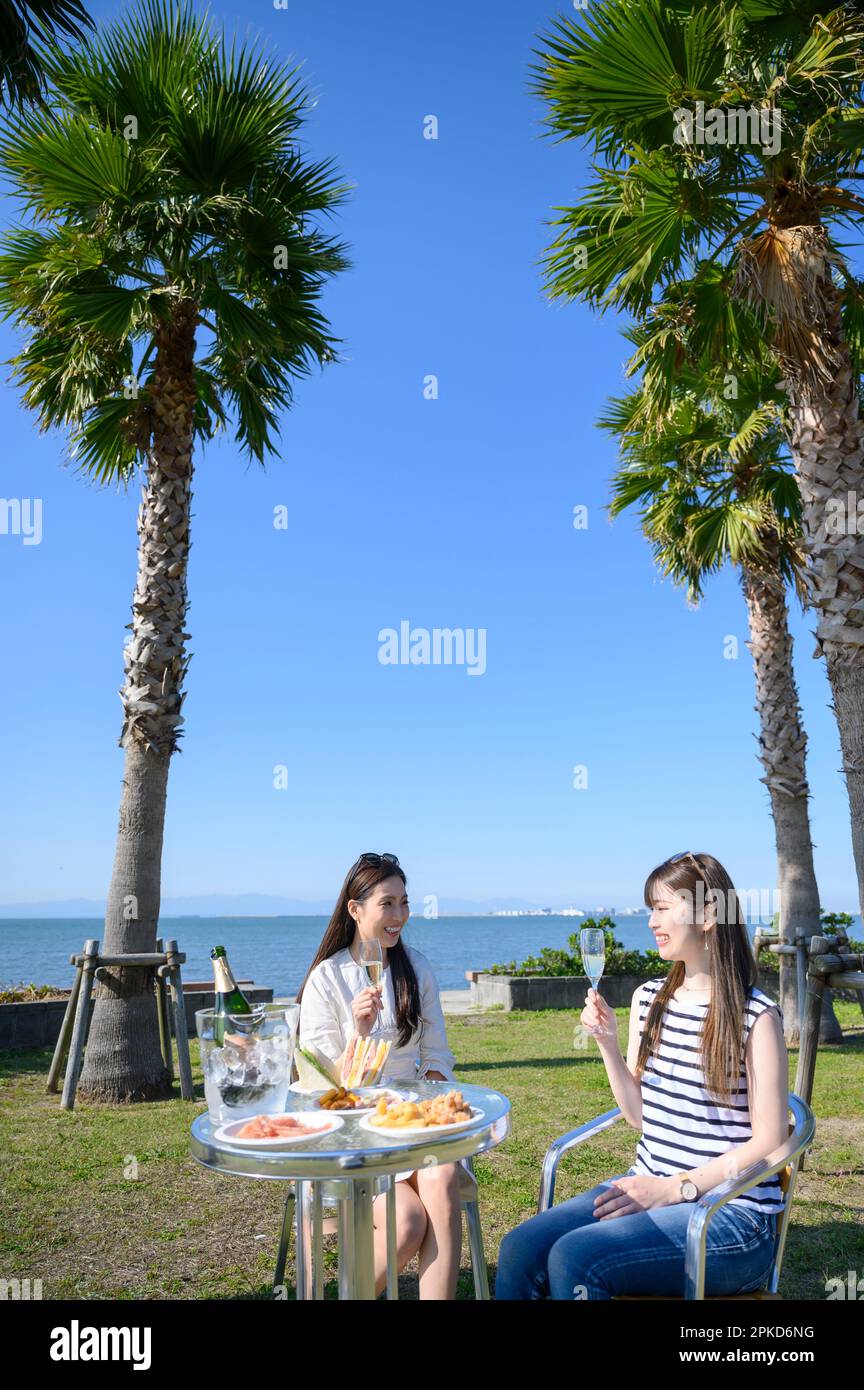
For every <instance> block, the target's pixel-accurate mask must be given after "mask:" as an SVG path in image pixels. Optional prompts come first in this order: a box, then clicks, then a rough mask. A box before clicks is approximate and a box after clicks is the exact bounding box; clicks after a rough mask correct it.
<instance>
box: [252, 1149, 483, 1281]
mask: <svg viewBox="0 0 864 1390" xmlns="http://www.w3.org/2000/svg"><path fill="white" fill-rule="evenodd" d="M459 1161H460V1162H461V1164H462V1166H463V1167H464V1168H466V1169H467V1171H468V1172H469V1173H470V1174H471V1177H472V1178H474V1190H475V1192H476V1190H477V1180H476V1177H475V1174H474V1162H473V1160H472V1159H471V1158H463V1159H460V1160H459ZM376 1186H377V1187H378V1188H379V1194H380V1193H382V1192H386V1193H388V1201H387V1212H388V1223H392V1222H395V1198H393V1197H391V1196H390V1195H389V1194H391V1193H393V1190H394V1188H395V1184H394V1183H392V1181H391V1179H390V1178H380V1179H378V1180H377V1182H376ZM298 1188H299V1189H300V1191H299V1192H298V1191H297V1190H296V1189H298ZM338 1188H339V1183H338V1180H335V1181H333V1182H324V1183H319V1184H316V1185H315V1188H314V1190H313V1185H312V1183H309V1182H303V1183H291V1184H290V1185H289V1190H288V1195H287V1197H286V1199H285V1207H284V1210H283V1213H282V1229H281V1232H280V1235H279V1250H278V1253H277V1255H276V1272H275V1274H274V1276H273V1288H274V1291H275V1290H276V1289H277V1288H279V1287H281V1285H282V1284H283V1280H284V1277H285V1261H286V1258H287V1255H288V1246H289V1243H290V1239H291V1230H292V1227H293V1229H294V1233H295V1250H296V1251H297V1252H298V1258H297V1298H298V1300H305V1299H310V1298H314V1299H320V1298H323V1295H324V1272H323V1270H322V1269H321V1267H320V1262H319V1261H317V1260H315V1259H314V1258H313V1251H314V1250H318V1249H320V1247H321V1220H322V1212H323V1207H324V1206H325V1205H329V1206H332V1205H334V1203H335V1204H336V1205H337V1206H338V1211H339V1244H340V1249H344V1248H345V1245H346V1243H347V1241H348V1240H349V1239H350V1224H349V1223H348V1222H347V1221H345V1220H344V1219H343V1217H344V1209H345V1202H344V1201H342V1200H341V1194H340V1193H339V1191H338ZM460 1204H461V1207H462V1210H463V1211H464V1213H465V1220H466V1222H467V1226H468V1246H469V1249H470V1251H471V1270H472V1273H473V1275H474V1297H475V1298H476V1299H478V1300H482V1301H485V1302H488V1301H489V1273H488V1270H487V1268H486V1256H485V1253H484V1250H483V1230H482V1227H481V1225H480V1203H479V1200H478V1198H477V1197H476V1196H475V1197H462V1199H461V1203H460ZM387 1262H388V1272H387V1290H386V1297H387V1298H388V1299H397V1298H398V1297H399V1293H398V1280H399V1271H398V1270H397V1269H396V1237H395V1224H394V1225H393V1226H392V1233H391V1230H390V1229H389V1227H388V1260H387ZM342 1277H343V1275H342V1266H341V1264H340V1281H341V1280H342Z"/></svg>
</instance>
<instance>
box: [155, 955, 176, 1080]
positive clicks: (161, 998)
mask: <svg viewBox="0 0 864 1390" xmlns="http://www.w3.org/2000/svg"><path fill="white" fill-rule="evenodd" d="M156 950H157V951H159V952H160V953H161V954H163V955H164V944H163V942H162V939H161V937H160V938H159V940H158V941H157V942H156ZM154 985H155V989H156V1015H157V1017H158V1019H159V1046H160V1047H161V1049H162V1061H163V1062H164V1063H165V1069H166V1071H167V1072H168V1076H169V1077H170V1079H171V1081H172V1082H173V1081H174V1053H173V1051H172V1049H171V1015H170V1013H169V1011H168V985H167V984H166V982H165V977H164V976H163V975H160V974H159V971H158V970H157V971H156V975H155V978H154Z"/></svg>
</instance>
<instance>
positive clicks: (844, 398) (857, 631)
mask: <svg viewBox="0 0 864 1390" xmlns="http://www.w3.org/2000/svg"><path fill="white" fill-rule="evenodd" d="M830 293H831V294H832V295H834V297H835V300H836V292H835V291H834V289H833V287H832V289H831V291H830ZM831 317H832V322H833V336H834V338H835V346H836V349H837V350H838V351H839V353H840V354H841V358H842V361H841V365H840V367H839V369H838V370H837V371H836V374H835V375H834V376H833V378H832V380H831V381H829V382H827V383H826V384H825V385H824V388H823V390H822V393H821V395H819V396H818V397H817V396H816V395H815V393H812V394H810V397H809V399H808V398H806V397H805V396H802V393H801V392H799V391H795V390H793V391H792V392H791V393H790V404H791V424H792V430H791V446H792V451H793V454H794V458H795V464H796V468H797V472H798V481H799V486H800V488H801V497H802V499H803V502H804V535H805V544H806V548H807V553H808V558H809V570H808V587H809V591H810V603H811V605H812V606H813V607H814V608H815V609H816V610H817V612H818V614H819V625H818V627H817V629H816V634H815V635H816V641H817V649H816V655H824V657H825V659H826V665H827V668H828V680H829V682H830V685H831V693H832V696H833V703H834V713H835V715H836V718H837V727H838V729H839V733H840V749H841V753H842V758H843V772H844V774H845V777H846V787H847V790H848V793H849V809H850V814H851V821H852V849H853V853H854V856H855V870H856V873H857V876H858V910H859V912H862V913H864V536H861V535H859V534H858V527H857V522H858V517H857V503H858V502H859V501H864V426H862V422H861V418H860V405H859V401H858V392H857V386H856V382H855V379H854V375H853V372H852V368H851V364H850V360H849V349H848V345H847V344H846V341H845V337H844V334H843V330H842V325H841V322H840V308H839V304H836V303H835V306H834V310H833V312H832V315H831ZM829 503H831V504H832V507H830V508H829V506H828V504H829ZM850 504H851V506H850ZM844 518H845V526H844V527H843V529H842V530H841V529H840V527H839V526H838V521H842V520H843V519H844Z"/></svg>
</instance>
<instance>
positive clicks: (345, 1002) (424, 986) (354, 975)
mask: <svg viewBox="0 0 864 1390" xmlns="http://www.w3.org/2000/svg"><path fill="white" fill-rule="evenodd" d="M405 950H406V951H407V952H408V956H409V958H410V960H411V964H412V965H413V967H414V973H415V975H416V976H417V986H418V989H419V991H420V1021H419V1024H418V1026H417V1028H415V1030H414V1034H413V1036H412V1037H411V1039H410V1040H409V1042H408V1044H407V1045H406V1046H405V1047H398V1046H397V1045H396V1038H397V1036H398V1031H399V1030H398V1028H397V1026H396V1004H395V999H394V996H393V980H392V972H391V970H390V966H389V964H388V965H387V967H386V969H385V971H384V975H383V979H382V986H381V1001H382V1003H383V1005H384V1008H383V1010H382V1012H381V1013H380V1014H379V1015H378V1031H377V1032H376V1033H375V1036H376V1037H377V1038H390V1039H391V1040H392V1042H393V1046H392V1048H391V1050H390V1055H389V1057H388V1058H387V1062H386V1064H385V1067H384V1075H385V1078H386V1079H387V1080H388V1081H414V1080H416V1078H417V1077H418V1076H425V1075H426V1073H427V1072H430V1071H438V1072H440V1073H441V1075H442V1076H443V1077H444V1079H445V1080H446V1081H455V1079H456V1078H455V1076H454V1074H453V1068H454V1067H455V1065H456V1058H455V1057H454V1055H453V1053H452V1052H451V1051H450V1048H449V1047H448V1046H447V1030H446V1028H445V1025H444V1011H443V1009H442V1008H441V998H440V995H439V992H438V981H437V980H436V979H435V974H434V972H433V970H432V967H431V965H430V964H429V962H428V960H427V959H426V957H425V956H424V955H423V954H422V953H421V952H420V951H415V950H414V948H413V946H406V947H405ZM368 986H369V981H368V980H367V978H366V972H365V970H363V968H362V966H360V965H358V964H357V962H356V961H355V959H354V957H353V956H352V954H351V952H350V950H349V948H348V947H347V946H346V947H345V948H344V950H342V951H337V952H336V954H335V955H333V956H330V957H328V959H327V960H322V961H321V963H320V965H316V967H315V969H314V970H313V971H312V974H311V975H310V976H309V979H308V980H307V981H306V987H305V989H304V990H303V998H302V999H301V1001H300V1046H301V1047H305V1046H306V1045H307V1044H308V1043H312V1044H313V1046H314V1047H316V1048H318V1049H319V1051H321V1052H322V1053H323V1054H324V1056H325V1057H329V1058H330V1060H331V1061H333V1062H335V1061H336V1059H337V1058H338V1057H340V1056H341V1055H342V1053H343V1052H344V1050H345V1048H346V1047H347V1046H348V1043H349V1041H350V1039H351V1038H352V1037H353V1036H354V1033H355V1032H356V1027H355V1022H354V1014H353V1012H352V1009H351V1001H352V999H353V998H354V996H355V995H357V994H359V993H360V991H361V990H364V989H367V988H368Z"/></svg>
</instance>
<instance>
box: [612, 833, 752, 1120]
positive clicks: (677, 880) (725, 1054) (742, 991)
mask: <svg viewBox="0 0 864 1390" xmlns="http://www.w3.org/2000/svg"><path fill="white" fill-rule="evenodd" d="M662 884H668V886H669V888H671V889H672V891H673V893H688V894H690V901H691V902H692V903H693V905H694V912H693V922H694V924H695V925H697V926H704V925H706V924H710V928H709V930H708V932H707V936H706V940H707V942H708V952H707V956H706V969H707V970H708V971H709V972H710V974H711V1000H710V1003H709V1005H708V1011H707V1014H706V1017H705V1022H704V1024H703V1026H702V1034H701V1038H700V1046H701V1054H702V1056H701V1060H702V1071H703V1074H704V1077H705V1085H706V1088H707V1089H708V1090H710V1091H711V1092H713V1094H714V1096H715V1097H717V1098H718V1099H720V1100H722V1101H728V1100H729V1099H730V1096H731V1089H732V1086H733V1085H734V1087H735V1088H736V1089H737V1087H738V1077H739V1070H740V1067H741V1063H742V1060H743V1056H744V1039H743V1025H744V1009H745V1005H746V1001H747V999H748V997H749V995H750V990H751V988H752V986H753V985H754V984H755V983H756V978H757V971H756V961H755V959H754V956H753V948H752V946H751V944H750V937H749V935H748V933H747V923H746V920H745V917H744V912H743V908H742V906H741V902H740V899H739V897H738V894H737V893H736V891H735V889H734V887H733V885H732V880H731V878H730V877H729V875H728V873H727V872H726V870H725V869H724V868H723V865H722V864H720V863H719V862H718V861H717V860H716V859H714V858H713V857H712V856H711V855H710V854H690V853H689V852H688V853H687V854H684V855H676V856H675V857H674V858H672V859H667V860H666V861H665V862H664V863H663V864H658V866H657V868H656V869H653V870H652V871H651V873H650V874H649V875H648V878H647V880H646V882H645V905H646V907H652V908H653V906H654V899H655V897H656V896H657V895H658V893H659V891H660V888H661V885H662ZM683 980H684V962H683V961H680V960H676V961H674V962H673V964H672V968H671V970H670V971H669V974H668V975H667V977H666V979H665V980H664V981H663V984H662V985H661V986H660V988H659V989H658V990H657V993H656V994H655V996H654V1000H653V1002H652V1004H651V1008H650V1009H649V1011H648V1017H647V1019H646V1022H645V1031H644V1033H643V1034H642V1039H641V1041H640V1044H639V1056H638V1059H637V1062H636V1073H637V1076H641V1074H642V1071H643V1070H644V1068H645V1065H646V1063H647V1061H648V1058H649V1057H650V1056H652V1055H653V1054H654V1053H656V1052H657V1051H658V1049H659V1045H660V1030H661V1026H662V1021H663V1014H664V1012H665V1010H666V1006H667V1004H668V1003H669V1000H670V999H671V998H672V995H673V994H674V993H675V991H676V989H678V987H679V986H680V985H681V984H682V983H683Z"/></svg>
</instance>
